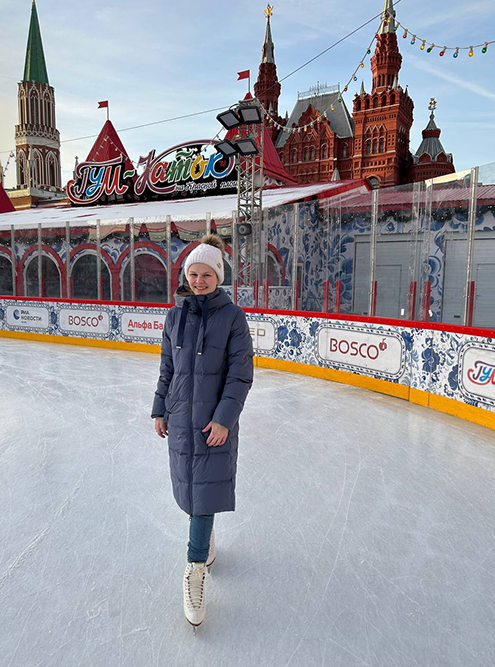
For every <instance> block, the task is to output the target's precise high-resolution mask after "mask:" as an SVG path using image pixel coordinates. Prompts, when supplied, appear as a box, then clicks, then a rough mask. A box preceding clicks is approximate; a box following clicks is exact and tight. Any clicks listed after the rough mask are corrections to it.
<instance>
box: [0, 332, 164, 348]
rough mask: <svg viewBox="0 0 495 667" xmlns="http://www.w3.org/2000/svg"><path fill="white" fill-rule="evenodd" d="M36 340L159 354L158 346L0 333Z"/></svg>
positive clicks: (44, 335) (94, 339)
mask: <svg viewBox="0 0 495 667" xmlns="http://www.w3.org/2000/svg"><path fill="white" fill-rule="evenodd" d="M2 336H3V337H4V338H20V339H23V340H36V341H39V342H42V343H58V344H60V345H85V346H87V347H104V348H109V349H113V350H132V351H133V352H152V353H153V354H156V353H157V352H158V353H159V352H160V349H161V347H160V345H148V344H146V343H124V342H121V341H118V340H100V339H98V338H77V337H75V336H53V335H51V334H38V333H29V332H27V331H5V330H2V331H0V337H2Z"/></svg>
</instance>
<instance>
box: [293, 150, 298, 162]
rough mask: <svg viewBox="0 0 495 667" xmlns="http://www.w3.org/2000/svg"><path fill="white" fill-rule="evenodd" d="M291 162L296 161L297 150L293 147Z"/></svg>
mask: <svg viewBox="0 0 495 667" xmlns="http://www.w3.org/2000/svg"><path fill="white" fill-rule="evenodd" d="M292 162H297V151H296V150H295V149H294V150H293V151H292Z"/></svg>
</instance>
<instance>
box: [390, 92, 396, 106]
mask: <svg viewBox="0 0 495 667" xmlns="http://www.w3.org/2000/svg"><path fill="white" fill-rule="evenodd" d="M390 104H395V93H392V94H391V95H390Z"/></svg>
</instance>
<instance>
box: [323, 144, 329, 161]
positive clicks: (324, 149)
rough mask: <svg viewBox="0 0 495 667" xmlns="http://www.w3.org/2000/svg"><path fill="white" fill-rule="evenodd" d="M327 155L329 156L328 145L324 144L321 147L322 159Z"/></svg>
mask: <svg viewBox="0 0 495 667" xmlns="http://www.w3.org/2000/svg"><path fill="white" fill-rule="evenodd" d="M327 157H328V149H327V145H326V144H324V145H323V146H322V148H321V158H322V160H326V159H327Z"/></svg>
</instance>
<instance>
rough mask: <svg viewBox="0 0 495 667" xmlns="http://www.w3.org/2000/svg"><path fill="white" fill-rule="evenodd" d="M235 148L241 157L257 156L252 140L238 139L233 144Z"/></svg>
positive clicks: (256, 148) (256, 147) (255, 146)
mask: <svg viewBox="0 0 495 667" xmlns="http://www.w3.org/2000/svg"><path fill="white" fill-rule="evenodd" d="M235 147H236V149H237V151H238V152H239V153H240V154H241V155H258V153H259V149H258V146H257V145H256V143H255V142H254V141H253V140H252V139H239V141H236V142H235Z"/></svg>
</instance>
